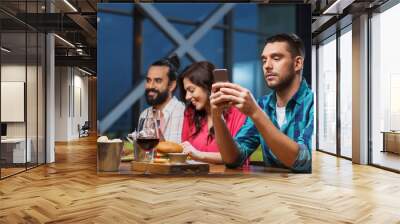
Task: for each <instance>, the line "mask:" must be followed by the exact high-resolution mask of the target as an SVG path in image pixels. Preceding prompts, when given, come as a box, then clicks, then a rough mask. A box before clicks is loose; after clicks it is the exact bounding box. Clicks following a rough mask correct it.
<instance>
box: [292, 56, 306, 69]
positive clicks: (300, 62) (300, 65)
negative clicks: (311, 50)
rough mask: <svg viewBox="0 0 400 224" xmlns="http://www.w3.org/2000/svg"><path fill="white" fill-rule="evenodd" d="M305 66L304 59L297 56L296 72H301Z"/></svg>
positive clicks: (295, 61) (295, 62) (295, 59)
mask: <svg viewBox="0 0 400 224" xmlns="http://www.w3.org/2000/svg"><path fill="white" fill-rule="evenodd" d="M303 66H304V58H303V57H301V56H296V57H295V58H294V70H295V71H296V72H297V71H301V70H302V69H303Z"/></svg>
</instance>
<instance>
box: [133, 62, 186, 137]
mask: <svg viewBox="0 0 400 224" xmlns="http://www.w3.org/2000/svg"><path fill="white" fill-rule="evenodd" d="M179 66H180V63H179V58H178V57H177V56H176V55H173V56H171V57H170V58H163V59H160V60H158V61H156V62H154V63H153V64H151V66H150V67H149V69H148V71H147V76H146V85H145V97H146V102H147V104H148V105H150V107H148V108H147V109H145V110H144V111H143V112H142V113H141V114H140V117H139V125H140V124H141V120H143V119H144V118H145V117H146V116H148V115H149V114H151V115H154V116H156V117H157V120H158V125H159V129H160V132H161V135H162V136H163V137H162V139H163V140H167V141H173V142H176V143H181V135H182V125H183V117H184V116H183V113H184V111H185V105H184V104H183V103H182V102H180V101H179V100H178V99H177V98H176V97H175V96H174V95H173V93H174V91H175V89H176V78H177V76H178V69H179Z"/></svg>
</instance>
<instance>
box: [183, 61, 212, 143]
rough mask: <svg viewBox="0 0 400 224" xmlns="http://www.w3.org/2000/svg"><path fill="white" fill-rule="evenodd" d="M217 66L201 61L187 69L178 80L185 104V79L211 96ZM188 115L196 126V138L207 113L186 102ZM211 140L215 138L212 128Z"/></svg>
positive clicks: (194, 134)
mask: <svg viewBox="0 0 400 224" xmlns="http://www.w3.org/2000/svg"><path fill="white" fill-rule="evenodd" d="M214 68H215V66H214V65H213V64H212V63H210V62H208V61H200V62H195V63H193V64H191V65H189V66H188V67H186V68H185V69H184V70H183V72H182V74H181V76H180V77H179V79H178V86H179V89H180V93H181V94H180V98H181V100H182V101H183V102H186V99H185V97H186V90H185V88H184V87H183V79H185V78H187V79H189V80H190V81H191V82H192V83H193V84H195V85H197V86H199V87H201V88H202V89H203V90H205V91H206V92H207V94H208V96H209V95H210V94H211V87H212V84H213V83H214V77H213V70H214ZM185 113H186V114H185V115H188V116H189V117H191V118H192V119H190V121H189V122H192V123H190V124H191V125H193V124H194V126H195V132H194V133H193V135H192V136H196V135H197V134H198V133H199V132H200V130H201V123H202V122H203V120H204V119H206V118H207V112H206V111H205V109H203V110H200V111H198V110H196V108H195V107H194V106H193V105H192V104H191V103H190V102H186V112H185ZM208 137H209V138H213V137H214V128H213V127H212V128H211V130H210V132H209V136H208Z"/></svg>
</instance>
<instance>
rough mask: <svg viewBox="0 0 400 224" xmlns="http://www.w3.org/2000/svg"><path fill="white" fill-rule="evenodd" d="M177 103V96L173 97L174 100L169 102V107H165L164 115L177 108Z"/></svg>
mask: <svg viewBox="0 0 400 224" xmlns="http://www.w3.org/2000/svg"><path fill="white" fill-rule="evenodd" d="M176 101H177V99H176V97H175V96H172V98H171V99H170V100H169V102H168V103H167V105H165V107H164V109H163V113H164V114H165V112H168V113H170V112H172V110H173V109H174V107H175V102H176Z"/></svg>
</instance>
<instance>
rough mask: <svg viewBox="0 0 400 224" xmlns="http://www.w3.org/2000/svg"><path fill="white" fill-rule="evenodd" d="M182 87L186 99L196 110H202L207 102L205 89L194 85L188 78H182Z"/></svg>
mask: <svg viewBox="0 0 400 224" xmlns="http://www.w3.org/2000/svg"><path fill="white" fill-rule="evenodd" d="M183 88H184V89H185V91H186V96H185V99H186V101H187V102H190V103H191V104H192V105H193V106H194V107H195V108H196V110H204V109H205V107H206V105H207V104H208V103H209V102H208V101H209V99H208V94H207V92H206V90H204V89H203V88H201V87H200V86H198V85H195V84H194V83H193V82H191V81H190V80H189V79H188V78H184V79H183Z"/></svg>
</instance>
